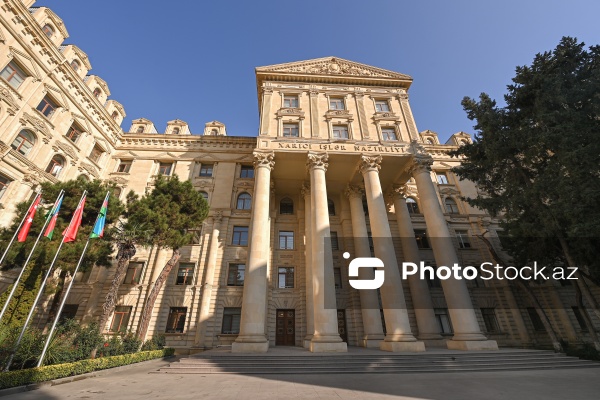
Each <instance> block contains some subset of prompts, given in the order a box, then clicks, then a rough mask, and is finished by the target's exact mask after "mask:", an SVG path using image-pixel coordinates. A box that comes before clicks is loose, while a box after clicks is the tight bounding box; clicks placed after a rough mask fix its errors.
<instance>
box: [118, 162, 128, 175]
mask: <svg viewBox="0 0 600 400" xmlns="http://www.w3.org/2000/svg"><path fill="white" fill-rule="evenodd" d="M130 169H131V161H130V160H127V161H121V162H120V163H119V166H118V167H117V172H122V173H124V174H128V173H129V170H130Z"/></svg>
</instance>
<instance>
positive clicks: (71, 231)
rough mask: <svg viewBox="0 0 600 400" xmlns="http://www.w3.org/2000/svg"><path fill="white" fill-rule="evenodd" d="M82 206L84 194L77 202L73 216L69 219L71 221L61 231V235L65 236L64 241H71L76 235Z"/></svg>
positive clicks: (81, 214) (81, 215)
mask: <svg viewBox="0 0 600 400" xmlns="http://www.w3.org/2000/svg"><path fill="white" fill-rule="evenodd" d="M83 206H85V196H83V199H81V201H80V202H79V205H78V206H77V209H76V210H75V213H74V214H73V218H72V219H71V223H70V224H69V226H68V227H67V229H65V231H64V232H63V236H64V237H65V243H66V242H73V241H75V238H76V237H77V231H78V230H79V226H80V225H81V218H82V217H83Z"/></svg>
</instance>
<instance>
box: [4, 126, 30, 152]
mask: <svg viewBox="0 0 600 400" xmlns="http://www.w3.org/2000/svg"><path fill="white" fill-rule="evenodd" d="M34 144H35V136H34V135H33V133H31V132H29V131H26V130H25V129H23V130H22V131H21V132H19V134H18V135H17V137H16V138H15V140H13V142H12V144H11V145H10V147H12V148H13V149H14V150H16V151H18V152H19V153H21V154H23V155H24V156H26V155H27V154H29V152H30V151H31V149H32V148H33V145H34Z"/></svg>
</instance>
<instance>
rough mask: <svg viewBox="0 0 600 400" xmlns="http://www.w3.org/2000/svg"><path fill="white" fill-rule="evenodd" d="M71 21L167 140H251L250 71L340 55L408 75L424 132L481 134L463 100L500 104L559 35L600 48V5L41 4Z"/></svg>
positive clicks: (91, 0) (116, 89)
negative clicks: (172, 134) (219, 130)
mask: <svg viewBox="0 0 600 400" xmlns="http://www.w3.org/2000/svg"><path fill="white" fill-rule="evenodd" d="M35 6H47V7H50V8H52V9H53V10H54V12H56V13H57V14H58V16H59V17H61V18H62V19H63V21H64V22H65V25H66V27H67V30H68V31H69V34H70V37H69V38H68V39H67V41H66V43H73V44H76V45H77V46H79V47H80V48H81V49H82V50H83V51H85V52H86V53H87V54H88V56H89V58H90V61H91V63H92V66H93V70H92V73H93V74H96V75H98V76H100V77H101V78H103V79H104V80H106V82H107V83H108V85H109V88H110V90H111V92H112V95H111V98H114V99H115V100H117V101H119V102H121V103H122V104H123V106H124V107H125V111H126V112H127V118H126V120H125V122H124V123H123V128H124V130H128V129H129V125H130V123H131V120H132V119H135V118H139V117H145V118H148V119H150V120H152V121H153V122H154V124H155V125H156V128H157V129H158V131H159V132H162V131H164V128H165V126H166V122H167V121H169V120H172V119H176V118H179V119H182V120H184V121H186V122H188V123H189V124H190V127H191V130H192V132H193V133H200V132H202V130H203V128H204V124H205V123H206V122H208V121H211V120H215V119H216V120H219V121H221V122H223V123H225V124H226V126H227V133H228V134H229V135H233V136H255V135H256V133H257V130H258V112H257V109H258V108H257V96H256V83H255V77H254V68H255V67H257V66H263V65H270V64H277V63H284V62H290V61H298V60H305V59H310V58H318V57H325V56H337V57H342V58H346V59H349V60H354V61H358V62H362V63H365V64H369V65H373V66H377V67H381V68H386V69H390V70H394V71H398V72H401V73H405V74H409V75H411V76H412V77H413V79H414V82H413V85H412V87H411V89H410V91H409V94H410V101H411V106H412V109H413V112H414V114H415V120H416V122H417V127H418V129H419V130H425V129H431V130H433V131H436V132H438V133H439V134H440V137H441V139H442V140H445V139H446V138H447V137H448V136H450V135H451V134H452V133H455V132H458V131H460V130H464V131H466V132H471V133H472V132H473V128H472V126H473V123H472V122H471V121H469V120H468V119H467V118H466V116H465V112H464V111H463V110H462V107H461V105H460V101H461V99H462V98H463V97H464V96H471V97H476V96H478V95H479V93H481V92H487V93H489V94H490V95H491V96H492V97H494V98H496V99H499V100H501V99H502V96H503V94H504V93H505V91H506V85H507V84H509V83H510V79H511V78H512V77H513V76H514V69H515V67H516V66H517V65H524V64H530V63H531V60H532V59H533V56H534V55H535V53H538V52H542V51H546V50H551V49H553V48H554V47H555V46H556V44H557V43H558V41H559V40H560V38H561V37H562V36H575V37H577V38H578V39H579V40H582V41H584V42H585V43H586V44H587V45H592V44H599V43H600V24H599V23H598V21H597V19H598V15H599V14H600V2H598V1H591V0H590V1H572V2H566V1H554V0H549V1H538V0H535V1H523V0H520V1H513V0H504V1H495V2H489V1H476V0H472V1H461V0H456V1H427V0H425V1H416V0H415V1H400V0H396V1H393V0H380V1H366V0H347V1H335V2H334V1H326V0H320V1H315V0H309V1H296V2H292V1H272V0H268V1H262V0H255V1H226V0H222V1H218V2H217V1H198V0H174V1H173V0H172V1H168V2H167V1H157V0H148V1H139V0H138V1H134V0H119V1H116V0H102V1H98V0H87V1H81V0H61V1H49V0H48V1H38V2H37V3H36V4H35Z"/></svg>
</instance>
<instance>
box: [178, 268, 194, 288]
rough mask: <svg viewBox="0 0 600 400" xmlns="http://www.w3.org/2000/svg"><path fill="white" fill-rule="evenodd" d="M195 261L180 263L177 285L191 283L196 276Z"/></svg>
mask: <svg viewBox="0 0 600 400" xmlns="http://www.w3.org/2000/svg"><path fill="white" fill-rule="evenodd" d="M194 267H195V264H194V263H179V268H178V269H177V280H176V281H175V284H176V285H191V284H192V279H193V278H194Z"/></svg>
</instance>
